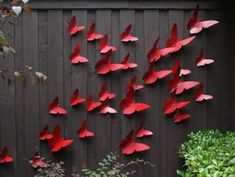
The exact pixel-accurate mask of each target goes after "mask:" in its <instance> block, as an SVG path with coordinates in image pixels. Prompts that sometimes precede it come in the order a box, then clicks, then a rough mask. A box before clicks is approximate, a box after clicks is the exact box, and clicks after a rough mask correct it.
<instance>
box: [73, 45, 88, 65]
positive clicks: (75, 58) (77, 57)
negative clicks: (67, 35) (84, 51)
mask: <svg viewBox="0 0 235 177" xmlns="http://www.w3.org/2000/svg"><path fill="white" fill-rule="evenodd" d="M69 58H70V61H71V63H73V64H78V63H87V62H88V59H87V58H85V57H82V56H80V45H79V44H78V45H77V46H76V47H75V48H74V52H73V53H72V54H71V55H70V57H69Z"/></svg>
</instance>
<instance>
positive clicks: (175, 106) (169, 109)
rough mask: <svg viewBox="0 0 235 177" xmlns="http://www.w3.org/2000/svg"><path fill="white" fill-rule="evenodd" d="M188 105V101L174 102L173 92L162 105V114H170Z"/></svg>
mask: <svg viewBox="0 0 235 177" xmlns="http://www.w3.org/2000/svg"><path fill="white" fill-rule="evenodd" d="M190 103H191V102H190V101H180V102H175V92H173V93H171V95H170V97H169V98H168V99H167V101H166V102H165V103H164V105H163V110H164V114H171V113H173V112H175V111H176V110H179V109H182V108H184V107H185V106H187V105H188V104H190Z"/></svg>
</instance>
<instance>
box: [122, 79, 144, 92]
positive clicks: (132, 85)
mask: <svg viewBox="0 0 235 177" xmlns="http://www.w3.org/2000/svg"><path fill="white" fill-rule="evenodd" d="M130 88H133V89H134V90H140V89H142V88H144V86H143V85H139V84H136V76H133V77H132V78H131V80H130V82H129V83H128V84H127V85H126V90H129V89H130Z"/></svg>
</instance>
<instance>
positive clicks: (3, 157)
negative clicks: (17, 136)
mask: <svg viewBox="0 0 235 177" xmlns="http://www.w3.org/2000/svg"><path fill="white" fill-rule="evenodd" d="M13 161H14V160H13V158H12V157H11V156H9V155H8V148H7V147H4V148H3V150H2V152H1V154H0V164H2V163H11V162H13Z"/></svg>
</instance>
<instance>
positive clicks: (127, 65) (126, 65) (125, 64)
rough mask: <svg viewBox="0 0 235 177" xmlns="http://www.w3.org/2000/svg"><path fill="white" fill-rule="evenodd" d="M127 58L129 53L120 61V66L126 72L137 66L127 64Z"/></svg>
mask: <svg viewBox="0 0 235 177" xmlns="http://www.w3.org/2000/svg"><path fill="white" fill-rule="evenodd" d="M129 57H130V53H128V54H127V55H126V56H125V58H124V59H123V60H122V61H121V64H122V65H123V68H122V69H123V70H127V69H130V68H136V67H137V66H138V65H137V64H136V63H129Z"/></svg>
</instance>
